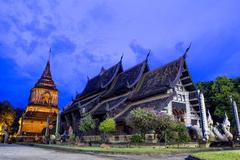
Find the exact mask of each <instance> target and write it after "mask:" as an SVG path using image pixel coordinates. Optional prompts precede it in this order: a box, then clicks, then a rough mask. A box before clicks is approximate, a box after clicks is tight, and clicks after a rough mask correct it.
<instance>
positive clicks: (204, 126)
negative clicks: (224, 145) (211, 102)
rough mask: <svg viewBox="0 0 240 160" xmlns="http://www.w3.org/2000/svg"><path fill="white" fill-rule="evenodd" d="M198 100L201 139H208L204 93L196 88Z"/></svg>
mask: <svg viewBox="0 0 240 160" xmlns="http://www.w3.org/2000/svg"><path fill="white" fill-rule="evenodd" d="M198 96H199V102H200V116H201V128H202V134H203V141H207V140H208V138H209V137H208V123H207V113H206V106H205V100H204V95H203V93H202V92H201V91H199V90H198Z"/></svg>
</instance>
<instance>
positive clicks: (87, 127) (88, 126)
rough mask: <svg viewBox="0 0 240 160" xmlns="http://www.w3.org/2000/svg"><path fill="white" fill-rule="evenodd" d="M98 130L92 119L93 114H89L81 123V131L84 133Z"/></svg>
mask: <svg viewBox="0 0 240 160" xmlns="http://www.w3.org/2000/svg"><path fill="white" fill-rule="evenodd" d="M95 128H96V122H95V120H94V119H93V118H92V115H91V114H87V115H86V116H85V117H84V118H83V119H81V121H80V126H79V130H80V131H82V132H88V131H91V130H93V129H95Z"/></svg>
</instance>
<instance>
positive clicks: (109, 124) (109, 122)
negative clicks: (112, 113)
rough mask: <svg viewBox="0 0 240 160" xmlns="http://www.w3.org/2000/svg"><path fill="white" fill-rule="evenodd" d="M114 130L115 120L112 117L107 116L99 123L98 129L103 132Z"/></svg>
mask: <svg viewBox="0 0 240 160" xmlns="http://www.w3.org/2000/svg"><path fill="white" fill-rule="evenodd" d="M115 130H116V122H115V120H114V119H113V118H107V119H105V120H104V121H102V122H101V123H100V125H99V131H100V132H103V133H110V132H113V131H115Z"/></svg>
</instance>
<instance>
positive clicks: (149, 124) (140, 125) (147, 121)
mask: <svg viewBox="0 0 240 160" xmlns="http://www.w3.org/2000/svg"><path fill="white" fill-rule="evenodd" d="M155 119H156V114H155V113H154V112H152V111H150V110H146V109H141V108H137V109H134V110H132V111H131V112H130V113H129V115H128V117H127V119H126V120H127V124H128V125H129V126H131V127H132V128H135V129H138V130H139V131H140V132H141V134H142V135H144V134H145V133H147V132H149V131H151V130H153V129H154V120H155Z"/></svg>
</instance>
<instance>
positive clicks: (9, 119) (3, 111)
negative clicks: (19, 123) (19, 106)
mask: <svg viewBox="0 0 240 160" xmlns="http://www.w3.org/2000/svg"><path fill="white" fill-rule="evenodd" d="M0 115H1V116H0V129H2V126H3V125H6V130H7V131H8V132H10V131H11V130H12V128H11V127H12V124H13V122H14V119H15V111H14V108H13V106H12V105H11V104H10V103H9V102H7V101H3V102H0Z"/></svg>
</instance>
